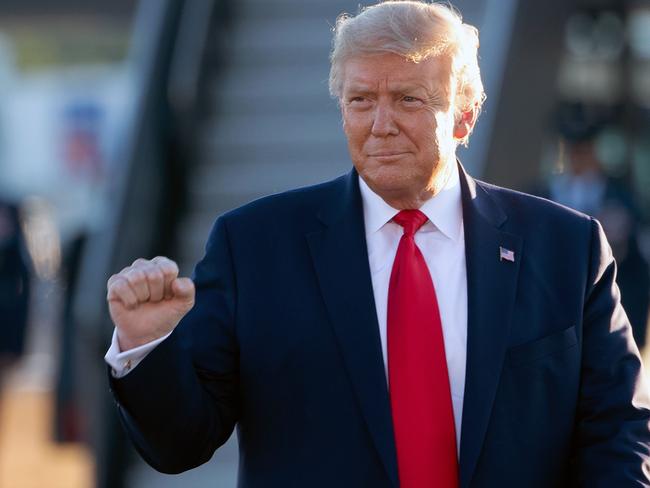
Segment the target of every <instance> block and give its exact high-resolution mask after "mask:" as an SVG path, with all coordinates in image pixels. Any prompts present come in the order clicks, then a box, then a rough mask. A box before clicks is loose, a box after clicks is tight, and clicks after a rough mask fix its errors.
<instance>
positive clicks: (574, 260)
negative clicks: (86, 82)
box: [107, 2, 650, 488]
mask: <svg viewBox="0 0 650 488" xmlns="http://www.w3.org/2000/svg"><path fill="white" fill-rule="evenodd" d="M477 46H478V37H477V33H476V30H475V29H473V28H471V27H470V26H467V25H465V24H463V23H462V22H461V20H460V18H459V17H458V16H457V15H456V14H454V13H453V12H452V11H451V10H450V9H449V8H448V7H446V6H443V5H439V4H426V3H422V2H386V3H381V4H378V5H376V6H373V7H370V8H367V9H365V10H363V11H362V12H361V13H360V14H359V15H358V16H356V17H354V18H348V17H343V18H341V19H340V20H339V21H338V22H337V26H336V32H335V40H334V49H333V52H332V59H331V61H332V68H331V76H330V89H331V91H332V93H333V94H334V95H335V96H336V97H337V98H338V99H339V102H340V106H341V112H342V115H343V122H344V131H345V134H346V136H347V139H348V142H349V149H350V155H351V159H352V162H353V164H354V169H353V170H352V171H351V172H350V173H349V174H348V175H345V176H342V177H340V178H338V179H336V180H333V181H330V182H327V183H324V184H321V185H317V186H314V187H310V188H304V189H300V190H295V191H292V192H288V193H284V194H280V195H275V196H271V197H267V198H264V199H261V200H258V201H256V202H253V203H251V204H249V205H246V206H244V207H242V208H240V209H237V210H234V211H232V212H229V213H227V214H226V215H224V216H222V217H220V218H219V219H217V222H216V224H215V226H214V228H213V230H212V232H211V234H210V237H209V239H208V243H207V247H206V255H205V257H204V258H203V260H202V261H201V262H200V263H199V264H198V265H197V267H196V269H195V272H194V275H193V280H189V279H188V278H178V277H177V273H178V270H177V267H176V265H175V264H174V263H173V262H172V261H170V260H169V259H167V258H163V257H158V258H154V259H152V260H151V261H148V260H144V259H140V260H136V261H135V262H134V264H133V265H132V266H129V267H128V268H125V269H124V270H122V271H121V272H120V273H118V274H117V275H114V276H112V277H111V278H110V279H109V282H108V301H109V305H110V312H111V316H112V318H113V321H114V322H115V324H116V333H115V335H114V341H113V344H112V346H111V350H109V353H108V354H107V360H108V361H109V363H110V364H111V365H112V374H111V383H112V389H113V391H114V393H115V396H116V399H117V401H118V403H119V411H120V414H121V416H122V419H123V421H124V424H125V426H126V427H127V429H128V431H129V433H130V435H131V438H132V439H133V441H134V443H135V445H136V446H137V448H138V450H139V452H140V453H141V454H142V455H143V457H144V458H145V459H146V460H147V461H148V462H149V463H150V464H151V465H152V466H153V467H155V468H156V469H159V470H161V471H164V472H168V473H176V472H180V471H183V470H186V469H190V468H192V467H194V466H197V465H199V464H201V463H203V462H205V461H206V460H208V459H209V458H210V457H211V456H212V454H213V452H214V450H215V449H216V448H217V447H219V446H220V445H221V444H222V443H223V442H225V440H226V439H227V438H228V437H229V435H230V434H231V432H232V430H233V428H234V426H235V425H237V429H238V436H239V445H240V467H239V485H240V486H243V487H257V486H273V487H275V486H283V487H284V486H296V487H333V486H336V487H373V488H374V487H397V486H401V487H402V488H404V487H409V488H410V487H434V486H435V487H452V486H453V487H455V486H463V487H468V486H472V487H488V486H489V487H491V486H495V487H496V486H498V487H504V486H517V487H519V486H526V487H531V486H540V487H541V486H544V487H546V486H572V485H575V484H579V485H585V486H607V487H611V486H650V481H649V480H648V478H647V473H648V459H649V454H650V453H649V451H650V447H649V446H650V444H649V443H650V433H649V429H648V418H649V410H648V399H647V397H646V396H645V392H644V390H643V389H642V387H641V363H640V359H639V355H638V351H637V349H636V346H635V345H634V342H633V340H632V336H631V333H630V327H629V323H628V321H627V318H626V316H625V313H624V312H623V309H622V308H621V306H620V303H619V300H618V290H617V288H616V285H615V283H614V276H615V264H614V262H613V259H612V257H611V253H610V251H609V248H608V246H607V243H606V241H605V238H604V236H603V233H602V231H601V228H600V226H599V224H598V223H597V222H596V221H594V220H593V219H590V218H589V217H586V216H584V215H582V214H578V213H576V212H573V211H570V210H568V209H566V208H564V207H561V206H559V205H556V204H552V203H550V202H548V201H546V200H542V199H538V198H534V197H530V196H527V195H523V194H520V193H517V192H513V191H509V190H505V189H501V188H497V187H494V186H491V185H488V184H485V183H482V182H478V181H475V180H474V179H472V178H471V177H469V176H468V175H467V174H466V173H465V171H464V170H463V168H462V166H460V165H459V164H457V163H456V160H455V149H456V146H457V144H459V143H464V142H465V141H466V140H467V138H468V136H469V135H470V132H471V130H472V128H473V126H474V123H475V120H476V116H477V114H478V112H479V110H480V106H481V102H482V100H483V90H482V85H481V81H480V75H479V69H478V65H477V61H476V59H477V56H476V51H477ZM195 290H196V292H195Z"/></svg>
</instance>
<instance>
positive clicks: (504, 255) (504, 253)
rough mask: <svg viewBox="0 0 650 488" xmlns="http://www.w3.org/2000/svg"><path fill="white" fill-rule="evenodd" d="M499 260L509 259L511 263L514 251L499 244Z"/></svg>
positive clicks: (513, 258) (513, 259) (513, 260)
mask: <svg viewBox="0 0 650 488" xmlns="http://www.w3.org/2000/svg"><path fill="white" fill-rule="evenodd" d="M499 261H510V262H511V263H514V262H515V252H514V251H511V250H510V249H506V248H505V247H501V246H499Z"/></svg>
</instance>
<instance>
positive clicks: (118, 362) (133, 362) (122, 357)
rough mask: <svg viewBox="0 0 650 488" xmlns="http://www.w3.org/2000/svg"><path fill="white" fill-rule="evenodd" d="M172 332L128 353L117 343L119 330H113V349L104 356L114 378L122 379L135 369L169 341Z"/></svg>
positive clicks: (110, 348) (109, 349)
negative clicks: (162, 344)
mask: <svg viewBox="0 0 650 488" xmlns="http://www.w3.org/2000/svg"><path fill="white" fill-rule="evenodd" d="M170 335H171V332H170V333H169V334H167V335H165V336H163V337H160V338H159V339H156V340H154V341H151V342H147V343H146V344H143V345H141V346H138V347H134V348H133V349H129V350H128V351H123V352H122V351H120V345H119V343H118V342H117V330H113V339H112V340H111V347H109V348H108V352H107V353H106V355H105V356H104V361H106V362H107V363H108V365H109V366H110V367H111V373H112V374H113V378H122V377H123V376H126V375H127V374H128V373H129V372H130V371H132V370H133V368H135V367H136V366H137V365H138V364H139V363H140V361H142V360H143V359H144V358H145V357H146V356H147V354H149V353H150V352H151V351H153V350H154V349H155V348H156V346H157V345H158V344H160V343H161V342H162V341H164V340H165V339H167V338H168V337H169V336H170Z"/></svg>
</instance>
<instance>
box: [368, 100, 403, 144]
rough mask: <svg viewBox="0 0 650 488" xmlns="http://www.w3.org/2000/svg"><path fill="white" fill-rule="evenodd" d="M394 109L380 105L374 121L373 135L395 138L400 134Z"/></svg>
mask: <svg viewBox="0 0 650 488" xmlns="http://www.w3.org/2000/svg"><path fill="white" fill-rule="evenodd" d="M394 115H395V114H394V113H393V109H392V108H391V107H390V106H387V105H384V104H378V105H377V107H376V108H375V113H374V120H373V122H372V135H373V136H375V137H387V136H394V135H397V134H398V133H399V129H398V127H397V124H396V123H395V117H394Z"/></svg>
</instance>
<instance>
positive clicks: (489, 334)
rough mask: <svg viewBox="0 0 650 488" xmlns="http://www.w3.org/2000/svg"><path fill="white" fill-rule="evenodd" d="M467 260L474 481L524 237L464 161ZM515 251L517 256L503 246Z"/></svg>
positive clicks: (469, 439) (464, 475) (464, 447)
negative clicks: (509, 227)
mask: <svg viewBox="0 0 650 488" xmlns="http://www.w3.org/2000/svg"><path fill="white" fill-rule="evenodd" d="M461 185H462V195H463V221H464V227H465V253H466V263H467V300H468V303H467V306H468V320H467V370H466V377H465V398H464V402H463V419H462V427H461V442H460V486H461V487H462V488H465V487H468V486H469V483H470V481H471V479H472V475H473V473H474V471H475V469H476V465H477V462H478V459H479V455H480V452H481V447H482V445H483V440H484V438H485V434H486V430H487V426H488V422H489V419H490V414H491V411H492V406H493V403H494V398H495V395H496V390H497V387H498V384H499V378H500V375H501V368H502V366H503V360H504V356H505V351H506V346H507V340H508V334H509V330H510V320H511V315H512V310H513V305H514V300H515V292H516V287H517V276H518V272H519V264H520V262H521V256H522V240H521V238H520V237H519V236H515V235H512V234H509V233H506V232H503V231H501V230H499V227H501V226H502V225H503V223H504V222H505V221H506V219H507V216H506V215H505V213H504V212H503V211H502V210H501V208H500V207H499V206H498V205H497V203H496V202H495V201H494V200H493V199H492V197H491V196H490V195H489V194H488V193H487V191H486V190H485V189H484V188H483V187H482V186H480V184H477V183H476V182H474V180H472V179H471V178H470V177H469V176H467V174H465V172H464V170H463V169H462V167H461ZM500 247H501V248H504V249H506V250H510V251H513V252H514V262H511V261H509V260H507V259H504V260H502V259H501V258H500V249H499V248H500Z"/></svg>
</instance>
